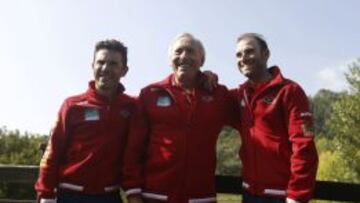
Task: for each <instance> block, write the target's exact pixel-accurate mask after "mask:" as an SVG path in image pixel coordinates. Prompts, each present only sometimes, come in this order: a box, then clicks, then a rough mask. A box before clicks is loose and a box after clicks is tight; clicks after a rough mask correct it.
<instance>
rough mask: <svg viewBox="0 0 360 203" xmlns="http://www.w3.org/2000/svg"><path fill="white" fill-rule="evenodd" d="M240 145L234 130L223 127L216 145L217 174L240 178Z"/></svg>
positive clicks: (237, 134) (238, 137)
mask: <svg viewBox="0 0 360 203" xmlns="http://www.w3.org/2000/svg"><path fill="white" fill-rule="evenodd" d="M240 145H241V144H240V136H239V133H238V132H237V131H236V130H234V129H232V128H229V127H225V128H224V129H223V130H222V131H221V134H220V136H219V140H218V143H217V170H216V173H217V174H220V175H232V176H240V174H241V164H240V159H239V157H238V154H239V148H240Z"/></svg>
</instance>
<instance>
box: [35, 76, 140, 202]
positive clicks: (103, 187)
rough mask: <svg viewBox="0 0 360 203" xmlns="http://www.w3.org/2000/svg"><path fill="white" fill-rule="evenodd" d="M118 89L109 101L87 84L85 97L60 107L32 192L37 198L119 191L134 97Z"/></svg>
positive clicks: (91, 84)
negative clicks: (60, 193)
mask: <svg viewBox="0 0 360 203" xmlns="http://www.w3.org/2000/svg"><path fill="white" fill-rule="evenodd" d="M123 90H124V88H123V86H122V85H119V91H118V95H117V97H116V99H114V100H113V101H111V102H109V101H108V100H107V99H106V98H105V97H103V96H100V95H98V94H97V93H96V92H95V90H94V82H90V83H89V89H88V91H87V92H86V93H83V94H81V95H77V96H73V97H70V98H67V99H66V100H65V101H64V103H63V105H62V106H61V109H60V112H59V114H58V120H57V122H56V124H55V127H54V128H53V131H52V133H51V136H50V139H49V142H48V146H47V149H46V151H45V153H44V156H43V158H42V160H41V163H40V174H39V178H38V180H37V182H36V184H35V189H36V191H37V192H38V195H39V197H40V198H55V196H56V193H55V191H54V190H55V189H63V190H70V191H77V192H81V193H85V194H101V193H105V192H110V191H115V190H117V189H119V186H120V181H121V180H120V179H121V168H122V159H123V153H124V152H123V151H124V149H125V143H126V137H127V134H128V129H129V120H130V119H129V118H130V115H131V114H132V112H133V109H134V107H135V101H134V99H133V98H131V97H129V96H127V95H125V94H123V93H122V92H123Z"/></svg>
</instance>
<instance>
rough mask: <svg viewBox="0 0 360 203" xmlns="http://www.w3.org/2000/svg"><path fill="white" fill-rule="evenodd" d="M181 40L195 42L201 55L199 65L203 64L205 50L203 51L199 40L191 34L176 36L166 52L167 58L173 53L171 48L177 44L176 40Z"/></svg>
mask: <svg viewBox="0 0 360 203" xmlns="http://www.w3.org/2000/svg"><path fill="white" fill-rule="evenodd" d="M182 38H187V39H190V40H192V41H194V42H195V44H196V46H197V47H198V49H199V51H200V54H201V63H202V64H204V62H205V49H204V46H203V44H202V42H201V41H200V40H199V39H197V38H195V37H194V36H193V35H192V34H190V33H187V32H184V33H181V34H178V35H177V36H176V37H175V38H174V40H173V41H172V43H171V44H170V46H169V50H168V53H169V56H171V53H172V51H173V46H174V44H175V42H177V41H178V40H180V39H182Z"/></svg>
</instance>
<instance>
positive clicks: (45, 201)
mask: <svg viewBox="0 0 360 203" xmlns="http://www.w3.org/2000/svg"><path fill="white" fill-rule="evenodd" d="M40 203H56V199H44V198H41V199H40Z"/></svg>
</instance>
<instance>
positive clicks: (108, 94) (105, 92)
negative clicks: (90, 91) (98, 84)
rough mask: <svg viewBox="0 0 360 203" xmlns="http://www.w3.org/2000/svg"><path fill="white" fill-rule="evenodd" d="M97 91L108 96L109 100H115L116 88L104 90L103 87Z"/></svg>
mask: <svg viewBox="0 0 360 203" xmlns="http://www.w3.org/2000/svg"><path fill="white" fill-rule="evenodd" d="M96 92H97V93H98V94H99V95H101V96H104V97H106V98H107V99H108V100H109V101H111V100H113V98H114V97H115V95H116V90H102V89H96Z"/></svg>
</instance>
